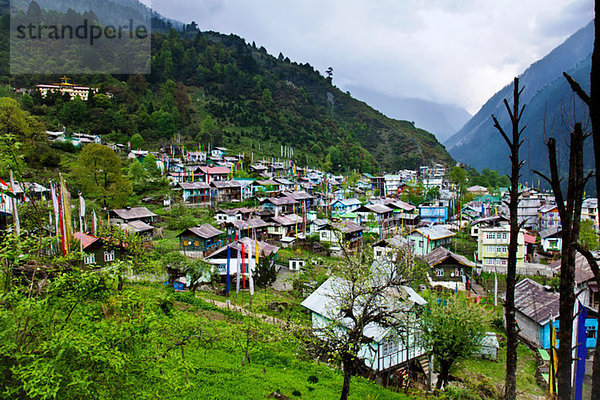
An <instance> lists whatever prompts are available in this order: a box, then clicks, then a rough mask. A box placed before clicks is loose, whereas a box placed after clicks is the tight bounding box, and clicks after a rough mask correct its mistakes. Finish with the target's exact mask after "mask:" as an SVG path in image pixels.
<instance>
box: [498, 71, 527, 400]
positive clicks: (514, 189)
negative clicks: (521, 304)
mask: <svg viewBox="0 0 600 400" xmlns="http://www.w3.org/2000/svg"><path fill="white" fill-rule="evenodd" d="M513 86H514V90H513V106H512V109H511V107H510V106H509V105H508V101H507V100H506V99H504V106H505V107H506V111H507V112H508V115H509V116H510V121H511V125H512V135H511V137H509V136H508V135H507V133H506V132H505V131H504V129H503V128H502V126H500V123H499V122H498V120H497V119H496V117H495V116H494V115H492V119H493V120H494V127H496V129H497V130H498V132H500V134H501V135H502V138H503V139H504V141H505V142H506V144H507V145H508V148H509V149H510V163H511V174H510V199H509V203H508V210H509V213H510V217H509V219H510V239H509V243H508V264H507V266H506V301H505V302H504V313H505V316H506V336H507V341H506V381H505V388H504V389H505V390H504V398H505V399H507V400H512V399H516V398H517V345H518V344H519V341H518V339H517V324H516V319H515V285H516V283H517V277H516V275H517V250H518V242H517V239H518V236H519V231H520V230H521V225H520V224H519V219H518V215H517V212H518V207H519V178H520V177H521V167H522V166H523V164H524V163H525V161H519V148H520V147H521V145H522V144H523V139H521V134H522V133H523V130H524V129H525V127H522V128H521V127H520V121H521V117H522V116H523V110H525V106H522V107H521V106H520V105H519V98H520V97H521V92H522V91H523V89H520V90H519V78H515V80H514V83H513Z"/></svg>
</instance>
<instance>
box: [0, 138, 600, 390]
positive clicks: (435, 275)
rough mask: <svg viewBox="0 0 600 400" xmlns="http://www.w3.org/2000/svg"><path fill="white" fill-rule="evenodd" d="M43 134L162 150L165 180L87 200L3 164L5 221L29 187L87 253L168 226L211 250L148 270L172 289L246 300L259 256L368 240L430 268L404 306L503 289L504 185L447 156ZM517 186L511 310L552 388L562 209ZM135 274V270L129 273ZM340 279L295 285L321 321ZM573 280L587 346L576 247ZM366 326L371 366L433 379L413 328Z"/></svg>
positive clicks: (314, 258)
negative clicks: (304, 161)
mask: <svg viewBox="0 0 600 400" xmlns="http://www.w3.org/2000/svg"><path fill="white" fill-rule="evenodd" d="M46 135H47V140H48V141H50V142H52V143H65V142H69V143H71V144H72V145H73V146H75V147H77V148H85V146H107V147H110V148H111V149H112V150H114V151H115V152H116V153H117V154H118V155H119V157H120V158H121V159H123V161H124V162H126V163H129V164H132V163H140V165H141V164H143V163H144V161H145V160H146V161H147V162H148V161H149V162H150V163H152V164H154V163H155V164H156V170H157V171H160V175H161V182H163V184H164V185H166V187H167V188H168V189H167V191H166V192H165V191H162V193H163V194H162V195H160V196H156V197H148V198H142V199H141V202H140V203H139V204H136V205H132V206H128V207H126V208H120V209H107V208H102V209H100V210H97V211H96V210H94V211H92V212H90V211H87V212H86V206H85V201H86V200H85V199H84V197H83V196H82V194H81V193H80V194H79V195H77V194H76V193H69V189H68V187H69V182H68V181H65V180H64V179H63V178H62V177H61V178H60V180H59V181H58V182H54V183H49V182H43V181H28V182H15V181H14V180H12V179H11V177H8V176H6V177H3V178H4V179H2V180H0V184H2V191H1V193H2V194H1V202H0V229H2V230H3V231H5V232H13V231H14V230H16V231H17V232H19V231H20V229H22V228H20V227H19V216H18V212H19V210H20V209H21V207H22V206H23V205H24V204H27V203H30V202H31V201H32V200H33V199H35V201H38V202H42V203H46V204H48V205H49V207H51V209H52V210H53V212H52V213H51V215H50V219H49V222H48V226H46V227H45V229H46V230H47V231H48V232H50V235H51V236H52V235H54V236H56V237H57V238H59V239H60V240H59V243H61V244H60V247H61V248H60V249H56V251H57V252H59V253H60V252H62V253H63V254H64V255H66V254H68V253H69V252H70V251H71V252H72V251H75V252H76V251H78V250H79V251H80V252H81V253H80V254H81V256H80V257H81V260H82V263H83V264H84V265H86V266H90V267H94V266H99V267H107V266H110V265H111V264H112V263H118V262H120V260H121V259H123V260H125V259H127V257H128V256H127V254H128V249H127V246H126V245H125V246H123V245H115V243H114V241H113V240H111V237H108V236H106V232H107V231H106V230H102V229H100V227H101V226H103V225H104V226H112V227H116V228H117V229H120V230H122V231H123V232H124V233H125V234H129V235H135V236H138V237H139V238H140V240H141V241H142V243H143V246H144V249H146V251H150V249H152V247H153V243H155V242H156V241H161V240H164V238H165V237H166V236H170V237H172V238H173V240H175V241H177V243H178V251H179V253H180V254H182V255H183V256H185V257H186V258H188V259H189V260H203V261H204V262H206V263H207V265H209V266H210V269H204V270H203V271H202V273H200V274H198V273H190V272H189V271H186V270H184V269H177V267H174V266H170V265H164V267H165V269H164V270H163V271H166V275H165V274H164V272H163V274H158V275H155V276H154V277H153V278H152V279H159V280H160V281H164V282H165V284H168V285H170V286H171V287H172V288H174V290H175V291H189V290H190V289H191V288H192V287H193V288H194V291H195V288H196V287H198V286H200V287H206V285H207V284H208V283H210V282H211V281H212V282H213V283H214V282H216V284H217V286H218V287H220V288H221V289H219V290H221V291H223V294H224V295H225V296H226V302H225V303H223V304H221V306H223V307H230V306H231V303H230V296H235V298H237V294H238V293H240V292H242V293H245V292H246V293H247V294H249V295H250V303H249V304H250V307H251V306H252V295H253V294H254V295H255V296H257V295H258V294H257V293H256V292H255V290H258V288H256V289H255V287H254V281H255V279H256V274H257V269H258V268H260V267H259V265H260V262H263V263H264V262H266V263H268V264H269V266H270V267H271V268H273V270H274V272H275V273H276V278H273V280H271V281H270V282H269V283H268V285H269V286H271V285H272V286H273V289H274V290H276V291H289V290H292V287H293V280H294V275H296V274H300V273H302V271H304V270H306V269H307V268H315V267H316V266H317V267H318V266H320V267H326V264H325V263H324V261H323V260H324V259H328V260H330V261H332V262H333V263H344V262H346V261H345V259H346V258H347V257H348V256H349V254H352V253H360V252H363V251H365V249H370V250H369V251H371V252H372V254H373V259H372V262H373V266H374V268H375V266H384V265H392V264H393V263H394V262H396V260H399V257H401V255H404V256H406V254H408V258H409V259H411V260H418V262H419V263H422V264H423V265H425V268H426V273H425V277H426V278H425V279H424V280H421V281H419V282H418V283H415V282H412V283H407V284H406V286H402V288H403V289H402V290H404V292H405V293H404V294H402V295H399V296H400V298H402V299H404V300H403V301H404V302H405V303H406V306H405V307H403V308H402V310H401V311H398V312H401V313H405V314H407V315H412V317H413V318H416V319H417V320H418V318H419V317H418V316H419V315H420V312H419V311H416V310H418V309H420V308H422V307H423V306H424V305H426V304H427V300H425V299H424V298H423V297H422V296H421V295H420V294H419V293H421V292H423V291H430V292H432V293H438V294H441V293H457V294H462V295H463V296H464V297H465V298H466V299H468V301H469V302H472V303H473V304H484V303H485V304H493V305H496V306H497V305H498V304H501V303H502V301H503V290H502V277H503V276H504V275H505V274H506V267H507V261H508V244H509V239H510V227H509V225H508V209H507V206H506V204H507V200H508V197H509V191H508V189H507V188H503V187H495V188H486V187H483V186H478V185H473V186H468V182H463V183H462V187H461V183H460V182H452V181H451V179H450V175H451V174H450V173H449V172H450V170H452V168H458V169H461V166H460V165H459V166H446V165H442V164H439V163H432V164H430V165H422V166H421V167H420V168H419V169H418V170H400V171H395V172H394V173H389V174H381V175H372V174H367V173H363V174H359V173H356V172H354V173H352V174H347V175H343V174H342V175H333V174H330V173H326V172H324V171H320V170H318V169H312V168H308V167H299V166H297V165H296V164H295V163H294V161H293V149H292V148H290V147H287V146H284V145H282V146H281V151H280V157H277V158H263V157H261V155H260V153H255V152H253V151H250V152H247V153H243V154H242V153H236V152H231V151H230V150H228V149H227V148H225V147H214V148H213V147H212V145H211V144H207V145H206V146H203V145H202V144H200V145H198V147H197V148H194V149H191V148H190V147H187V148H186V146H184V145H182V144H180V143H177V142H174V143H173V144H171V145H169V146H166V147H162V148H161V149H160V151H157V152H151V151H147V150H140V149H131V145H129V146H127V147H125V146H122V145H115V144H113V143H104V144H103V143H102V139H101V138H100V137H99V136H95V135H86V134H78V133H72V134H66V132H51V131H48V132H46ZM242 176H243V177H242ZM519 190H520V192H521V199H520V201H519V207H518V219H519V222H520V223H521V224H522V229H521V230H520V232H519V236H518V252H517V274H518V276H519V283H518V284H517V286H516V289H515V291H516V292H515V296H516V300H515V305H516V310H517V314H516V319H517V323H518V326H519V328H520V333H519V338H520V340H521V341H522V343H524V344H525V345H526V346H528V347H529V348H530V349H532V350H533V351H534V352H535V355H536V358H537V360H538V366H537V369H536V372H535V373H536V376H537V377H538V384H539V385H540V386H541V387H542V388H543V389H544V390H549V386H548V385H549V382H550V381H549V379H551V378H549V376H550V368H551V361H550V359H551V357H550V352H551V348H552V340H551V335H552V333H551V332H552V331H553V329H554V328H556V329H558V316H559V309H558V293H557V292H556V288H555V287H554V288H553V287H551V286H549V284H548V283H549V282H552V280H553V279H554V278H555V277H557V276H558V275H559V274H560V249H561V221H560V217H559V212H558V208H557V205H556V203H555V199H554V197H553V195H552V194H549V193H548V192H544V191H539V190H536V189H534V188H531V187H527V186H524V185H523V186H522V187H520V188H519ZM408 193H413V194H415V196H416V197H417V198H419V201H417V202H416V203H417V204H411V203H410V202H409V200H408V198H409V196H406V194H408ZM412 198H415V197H412ZM71 199H74V201H73V202H71ZM174 207H183V208H185V209H188V210H193V211H194V212H201V213H203V214H204V215H205V216H208V219H207V220H206V221H207V222H205V223H203V224H200V225H194V224H190V225H189V226H181V227H180V229H178V230H176V231H175V230H172V229H171V231H170V229H169V228H168V227H167V226H166V224H165V221H164V218H163V217H161V215H165V212H168V210H170V209H172V208H174ZM581 219H582V221H584V220H586V221H590V224H591V226H592V228H593V230H594V232H596V231H597V230H598V221H599V220H598V205H597V201H596V199H595V198H588V199H585V201H584V202H583V209H582V213H581ZM103 232H104V233H103ZM103 234H104V235H105V236H102V235H103ZM415 262H417V261H415ZM328 275H329V274H328ZM499 277H500V279H499ZM129 278H130V279H135V277H134V276H133V275H131V276H130V277H129ZM138 278H139V277H138ZM499 280H500V285H499ZM247 281H248V283H247ZM231 282H234V283H231ZM345 284H346V283H345V282H344V281H343V280H340V279H339V278H335V277H333V276H332V275H331V276H330V277H329V278H328V279H327V280H326V281H324V282H323V281H321V282H316V281H313V282H306V283H305V284H304V285H305V286H304V287H302V288H301V291H300V293H302V294H303V295H302V297H301V298H300V299H299V302H301V306H302V308H303V309H304V310H305V311H304V312H305V313H309V315H310V321H311V323H312V326H313V328H314V329H315V332H317V331H319V329H322V328H323V327H324V326H326V325H327V324H328V323H330V322H331V321H335V320H336V318H337V317H336V312H334V310H335V309H336V305H335V301H334V300H332V295H331V294H332V293H333V292H335V291H336V290H338V289H336V288H337V287H339V286H344V285H345ZM576 284H577V287H576V289H577V290H576V291H577V293H578V300H579V302H580V304H581V305H582V307H584V308H585V310H586V313H585V314H586V315H587V318H586V319H585V320H584V322H583V324H584V326H585V338H583V341H584V343H585V348H587V351H589V352H590V354H591V352H592V351H593V349H594V348H595V346H596V338H597V334H598V322H597V321H598V319H597V310H598V306H599V303H600V294H599V293H598V287H597V285H596V283H595V280H594V275H593V273H592V271H591V269H590V266H589V264H588V263H587V261H586V260H585V258H584V257H578V259H577V282H576ZM225 285H226V288H225ZM411 285H412V286H411ZM212 287H213V288H214V286H212ZM207 290H214V289H207ZM246 306H247V304H246ZM241 307H243V306H241ZM344 323H345V322H343V321H342V325H343V324H344ZM416 325H417V326H418V321H417V322H416ZM371 329H372V332H370V333H369V337H371V339H372V342H371V343H370V344H368V345H363V348H362V349H361V350H360V352H359V357H360V358H361V359H362V360H363V361H364V364H365V366H366V367H367V370H368V372H365V373H364V374H365V376H369V377H372V378H373V379H375V380H376V381H377V382H379V383H383V382H384V381H385V383H386V385H389V384H394V385H397V386H398V387H407V388H408V386H409V385H413V386H414V385H418V383H417V382H421V384H422V385H423V387H429V388H431V387H432V385H435V381H436V374H434V373H433V371H434V368H433V364H432V363H433V357H432V356H431V352H430V350H431V349H428V348H427V347H425V346H424V345H422V344H421V342H420V341H419V333H418V329H415V330H413V331H411V330H409V331H407V334H406V336H405V337H403V338H401V339H400V340H399V339H398V338H397V336H395V335H394V334H392V333H391V332H392V331H390V330H389V329H384V328H383V327H377V326H373V327H372V328H371ZM499 339H500V340H499ZM578 340H582V339H580V338H579V339H578ZM501 341H502V339H501V337H500V335H499V334H497V333H494V332H488V333H487V334H486V336H485V338H484V340H483V341H482V342H481V347H480V348H479V350H477V352H476V354H478V357H483V358H487V359H491V360H496V359H497V357H498V351H499V348H500V345H499V342H501Z"/></svg>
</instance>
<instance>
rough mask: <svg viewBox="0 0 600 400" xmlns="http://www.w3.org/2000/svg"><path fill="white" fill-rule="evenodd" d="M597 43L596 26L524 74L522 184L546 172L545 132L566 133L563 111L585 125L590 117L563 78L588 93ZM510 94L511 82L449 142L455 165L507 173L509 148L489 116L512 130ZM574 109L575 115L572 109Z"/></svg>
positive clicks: (521, 81) (522, 75)
mask: <svg viewBox="0 0 600 400" xmlns="http://www.w3.org/2000/svg"><path fill="white" fill-rule="evenodd" d="M593 42H594V24H593V21H592V22H590V23H589V24H588V25H586V26H585V27H584V28H582V29H580V30H579V31H577V32H576V33H574V34H573V35H572V36H570V37H569V38H568V39H567V40H565V41H564V42H563V43H562V44H561V45H559V46H558V47H556V48H555V49H553V50H552V51H551V52H550V53H548V54H547V55H546V56H545V57H543V58H542V59H540V60H538V61H536V62H534V63H533V64H531V66H529V68H527V70H525V71H524V72H523V74H521V75H520V77H519V80H520V85H521V86H522V87H523V88H524V90H523V93H522V96H521V103H522V104H525V112H524V114H523V119H522V125H523V126H525V125H527V128H526V129H525V131H524V137H525V143H524V144H523V146H522V148H521V149H522V151H521V157H522V158H523V159H526V160H527V164H526V167H525V171H524V173H523V175H524V177H523V179H524V180H530V181H531V180H533V179H535V180H536V181H537V178H534V177H533V175H532V173H531V169H540V170H542V171H545V170H547V168H548V167H547V164H548V160H547V155H546V152H545V147H544V140H543V139H544V138H543V135H544V129H546V132H545V133H546V135H550V134H554V135H559V134H562V132H560V129H563V128H564V127H562V121H563V117H564V113H565V112H568V113H570V114H571V115H569V119H571V120H573V119H574V118H575V119H577V120H584V121H585V119H586V118H587V114H586V113H585V112H584V111H585V109H584V107H583V105H582V104H581V102H580V100H579V99H578V98H577V97H576V96H574V94H573V92H572V91H571V89H570V87H569V85H568V84H567V82H566V80H565V79H564V77H563V76H562V73H563V72H569V73H570V74H571V75H572V76H574V77H575V78H576V79H577V80H578V82H580V84H581V85H582V86H583V87H584V88H586V89H587V88H589V80H590V68H591V61H590V57H591V52H592V48H593ZM512 91H513V83H512V82H511V83H509V84H507V85H506V86H505V87H504V88H503V89H502V90H500V91H499V92H497V93H496V94H494V95H493V96H492V97H491V98H490V99H489V100H488V101H487V102H486V103H485V104H484V105H483V106H482V107H481V109H480V110H479V111H478V112H477V114H475V116H473V118H471V119H470V120H469V121H468V122H467V123H466V124H465V125H464V126H463V127H462V128H461V129H460V130H459V131H458V132H457V133H456V134H455V135H453V136H452V137H450V138H449V139H448V140H447V141H446V142H445V145H446V148H447V149H448V151H449V152H450V154H451V155H452V156H453V157H454V158H455V159H456V160H457V161H460V162H463V163H465V164H468V165H471V166H473V167H475V168H477V169H479V170H481V169H483V168H486V167H487V168H491V169H497V170H498V171H500V172H503V173H507V172H508V170H509V167H510V163H509V161H508V147H507V146H506V144H505V143H504V142H503V140H502V138H501V137H500V135H499V133H498V132H497V130H496V129H495V128H494V127H493V125H492V121H491V115H492V114H494V115H495V116H496V117H497V118H498V120H499V122H500V124H501V125H502V126H504V127H507V128H508V127H510V121H509V118H508V115H507V113H506V110H505V108H504V105H503V104H502V102H503V100H504V99H506V100H507V101H508V102H509V103H511V102H512ZM573 104H575V110H572V108H573V107H572V105H573ZM559 127H560V128H559ZM588 159H590V157H588Z"/></svg>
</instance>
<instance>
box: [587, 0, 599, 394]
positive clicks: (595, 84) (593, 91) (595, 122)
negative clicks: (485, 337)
mask: <svg viewBox="0 0 600 400" xmlns="http://www.w3.org/2000/svg"><path fill="white" fill-rule="evenodd" d="M594 10H595V15H596V18H595V20H594V30H595V33H594V35H595V37H594V50H593V52H592V72H591V74H590V102H589V104H588V107H589V110H590V120H591V123H592V138H593V141H594V159H595V166H596V197H597V198H598V201H599V202H600V21H599V20H598V18H600V2H598V1H596V2H595V6H594ZM596 281H597V282H598V285H599V286H600V276H596ZM598 310H599V313H598V326H600V306H599V308H598ZM596 337H597V339H596V340H597V341H598V340H600V338H598V334H596ZM592 399H594V400H600V343H598V342H597V344H596V350H595V352H594V366H593V368H592Z"/></svg>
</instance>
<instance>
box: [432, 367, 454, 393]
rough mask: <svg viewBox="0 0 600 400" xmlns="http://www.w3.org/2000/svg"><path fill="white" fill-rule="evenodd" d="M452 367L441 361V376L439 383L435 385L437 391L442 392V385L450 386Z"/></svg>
mask: <svg viewBox="0 0 600 400" xmlns="http://www.w3.org/2000/svg"><path fill="white" fill-rule="evenodd" d="M450 365H451V364H449V363H447V362H444V361H440V376H438V380H437V383H436V384H435V387H436V389H438V390H440V389H441V388H442V385H444V387H446V385H447V384H448V377H449V376H450Z"/></svg>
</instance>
